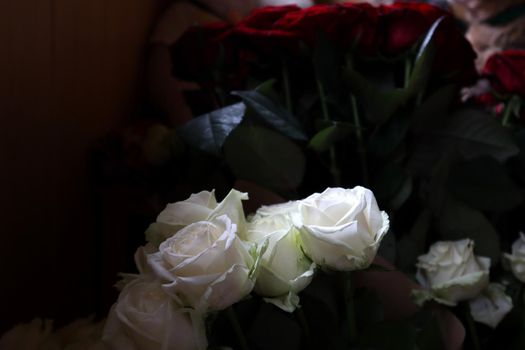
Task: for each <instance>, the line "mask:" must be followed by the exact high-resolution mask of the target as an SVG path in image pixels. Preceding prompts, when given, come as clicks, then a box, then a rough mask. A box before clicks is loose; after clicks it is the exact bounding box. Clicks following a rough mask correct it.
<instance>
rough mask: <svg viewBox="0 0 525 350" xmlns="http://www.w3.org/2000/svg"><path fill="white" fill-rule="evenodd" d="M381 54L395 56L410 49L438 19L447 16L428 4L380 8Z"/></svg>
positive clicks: (394, 5)
mask: <svg viewBox="0 0 525 350" xmlns="http://www.w3.org/2000/svg"><path fill="white" fill-rule="evenodd" d="M380 12H381V13H382V16H381V26H382V32H383V33H384V42H383V46H382V51H383V53H385V54H387V55H397V54H400V53H403V52H404V51H406V50H408V49H410V48H412V47H413V46H414V45H415V44H416V42H417V41H418V40H419V39H421V38H422V37H423V36H424V35H425V34H426V32H427V31H428V30H429V29H430V27H431V26H432V23H434V22H435V21H436V20H437V19H438V18H439V17H441V16H446V15H449V14H448V13H447V12H445V11H443V10H441V9H440V8H438V7H435V6H432V5H428V4H416V3H396V4H393V5H391V6H382V7H381V8H380Z"/></svg>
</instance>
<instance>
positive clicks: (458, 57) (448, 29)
mask: <svg viewBox="0 0 525 350" xmlns="http://www.w3.org/2000/svg"><path fill="white" fill-rule="evenodd" d="M435 35H436V37H435V41H434V43H435V45H436V47H437V51H436V56H435V57H434V69H435V70H436V72H437V73H438V74H440V75H441V76H443V77H445V78H448V79H450V80H452V81H455V82H456V83H458V84H459V85H460V86H468V85H472V84H474V83H475V82H476V80H477V78H478V72H477V70H476V66H475V64H474V61H475V59H476V52H475V51H474V49H473V48H472V45H471V44H470V42H469V41H468V40H467V39H466V38H465V35H464V34H463V32H462V31H461V29H460V28H459V27H458V25H457V22H456V20H455V19H454V18H452V17H446V18H445V19H444V20H443V21H442V22H441V23H440V24H439V27H438V29H437V31H436V34H435Z"/></svg>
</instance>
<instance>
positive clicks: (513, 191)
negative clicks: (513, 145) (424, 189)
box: [447, 156, 523, 211]
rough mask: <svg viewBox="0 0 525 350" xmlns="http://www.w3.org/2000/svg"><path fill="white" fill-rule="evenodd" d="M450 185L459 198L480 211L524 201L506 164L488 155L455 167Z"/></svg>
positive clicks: (497, 208) (496, 208) (503, 209)
mask: <svg viewBox="0 0 525 350" xmlns="http://www.w3.org/2000/svg"><path fill="white" fill-rule="evenodd" d="M447 187H448V188H449V190H450V192H451V193H452V194H453V195H454V196H455V197H456V198H458V199H460V200H462V201H464V202H465V203H467V204H469V205H470V206H472V207H474V208H476V209H480V210H488V211H507V210H510V209H512V208H514V207H516V206H517V205H519V204H520V203H521V202H522V200H523V196H522V193H521V189H520V188H519V187H518V186H516V185H515V184H514V182H513V181H512V180H511V179H510V178H509V176H508V175H507V173H506V171H505V168H504V167H503V165H502V164H500V163H499V162H498V161H496V160H495V159H494V158H490V157H488V156H484V157H479V158H475V159H472V160H470V161H467V162H464V163H460V164H458V165H457V166H456V167H454V168H452V170H451V172H450V175H449V179H448V182H447Z"/></svg>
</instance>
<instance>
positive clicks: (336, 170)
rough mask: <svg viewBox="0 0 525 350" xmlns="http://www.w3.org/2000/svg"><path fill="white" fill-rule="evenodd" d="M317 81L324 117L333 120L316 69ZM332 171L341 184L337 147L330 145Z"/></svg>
mask: <svg viewBox="0 0 525 350" xmlns="http://www.w3.org/2000/svg"><path fill="white" fill-rule="evenodd" d="M316 81H317V92H318V93H319V99H320V100H321V109H322V111H323V119H324V120H326V121H328V122H329V121H331V119H330V113H329V112H328V105H327V103H326V95H325V92H324V87H323V83H321V79H320V78H319V74H318V73H317V70H316ZM330 165H331V166H330V173H332V177H333V178H334V184H335V185H336V186H339V185H341V172H340V171H339V168H338V167H337V158H336V154H335V147H334V146H332V147H330Z"/></svg>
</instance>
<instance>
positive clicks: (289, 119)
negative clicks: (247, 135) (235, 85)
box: [232, 90, 307, 141]
mask: <svg viewBox="0 0 525 350" xmlns="http://www.w3.org/2000/svg"><path fill="white" fill-rule="evenodd" d="M232 95H236V96H239V97H240V98H241V99H242V100H243V101H244V103H245V104H246V106H248V108H250V109H251V110H252V111H253V112H254V114H255V115H256V116H257V117H258V118H259V119H260V120H262V121H263V122H265V123H267V124H269V125H271V126H272V127H274V128H275V129H276V130H278V131H280V132H281V133H283V134H284V135H286V136H288V137H290V138H292V139H295V140H301V141H304V140H306V139H307V137H306V134H305V133H304V131H303V128H302V126H301V124H300V123H299V121H298V120H297V119H296V118H295V117H294V116H293V115H292V114H291V113H290V112H289V111H288V110H286V109H285V108H284V107H283V106H281V105H280V104H278V103H276V102H274V101H273V100H271V99H270V98H268V97H266V96H264V95H263V94H262V93H260V92H258V91H255V90H250V91H234V92H232Z"/></svg>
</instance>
